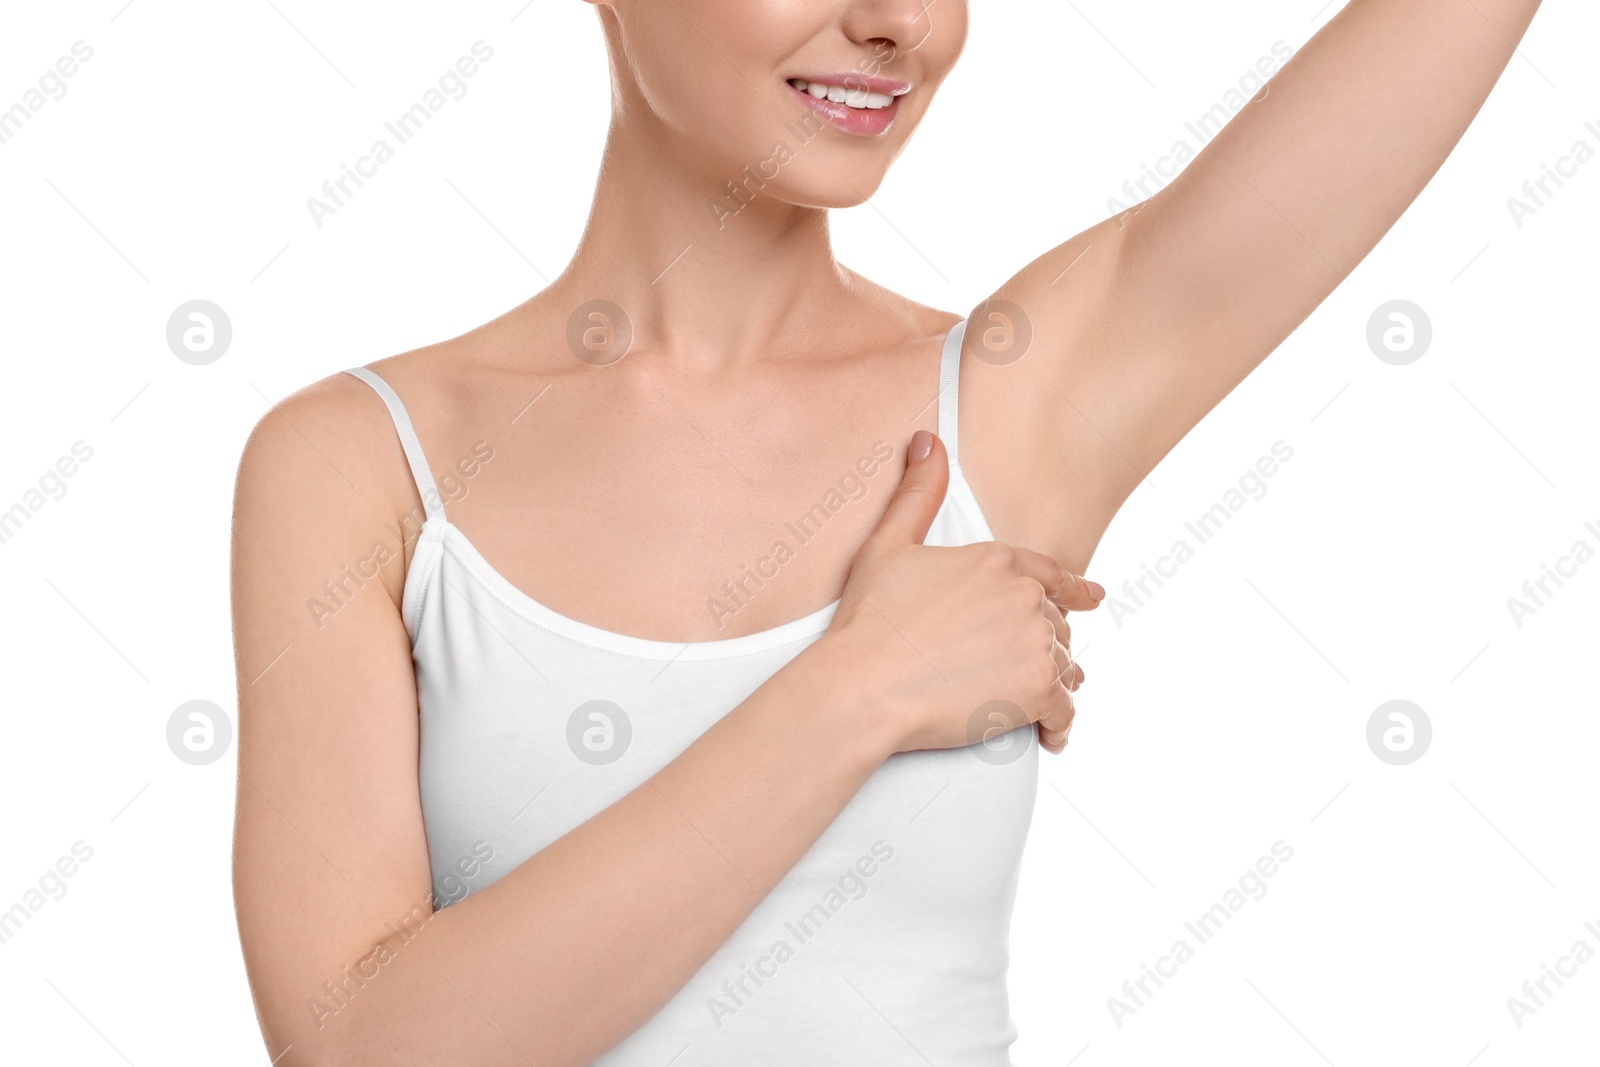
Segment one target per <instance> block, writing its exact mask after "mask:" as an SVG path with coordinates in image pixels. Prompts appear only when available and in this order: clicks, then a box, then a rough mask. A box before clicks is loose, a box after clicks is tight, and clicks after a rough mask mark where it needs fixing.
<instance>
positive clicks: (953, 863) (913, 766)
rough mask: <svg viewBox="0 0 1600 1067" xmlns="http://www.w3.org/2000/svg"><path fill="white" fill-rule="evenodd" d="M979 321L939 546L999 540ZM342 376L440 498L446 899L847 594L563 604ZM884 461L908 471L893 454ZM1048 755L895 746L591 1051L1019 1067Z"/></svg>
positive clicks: (727, 1066) (440, 880)
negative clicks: (696, 629) (978, 412)
mask: <svg viewBox="0 0 1600 1067" xmlns="http://www.w3.org/2000/svg"><path fill="white" fill-rule="evenodd" d="M965 327H966V323H965V322H961V323H958V324H957V325H956V326H955V327H953V328H952V329H951V331H950V333H949V335H948V336H947V337H946V338H945V343H944V349H943V355H942V359H941V364H940V375H939V389H940V391H939V435H940V437H941V438H942V439H943V440H944V443H945V448H946V450H947V451H948V452H949V456H950V487H949V491H948V492H947V494H946V496H945V500H944V504H943V506H941V508H940V509H939V512H938V516H937V517H936V518H935V519H934V522H933V526H932V528H931V529H930V531H929V533H928V536H927V538H926V539H925V543H926V544H929V545H962V544H969V543H972V542H975V541H989V540H993V535H992V534H991V533H990V531H989V525H988V522H987V521H986V520H985V518H984V516H983V514H982V512H981V511H980V510H979V508H978V504H977V500H976V499H975V498H974V497H973V494H972V490H971V488H969V487H968V485H967V480H966V477H965V475H964V474H963V473H962V470H961V466H960V462H959V460H958V454H957V438H956V400H957V371H958V368H959V365H960V354H961V338H962V334H963V332H964V330H965ZM348 373H350V374H353V375H355V376H356V377H358V378H361V379H362V380H363V381H365V382H366V383H367V384H368V385H370V386H372V388H373V389H374V390H376V391H377V393H378V394H379V395H380V396H381V397H382V398H383V400H384V402H385V403H386V404H387V405H388V408H389V413H390V414H391V415H392V416H393V417H394V422H395V427H396V429H397V431H398V433H399V436H400V440H401V442H402V443H403V445H404V447H405V453H406V458H407V460H408V461H409V462H410V465H411V472H412V475H413V476H414V477H415V479H416V482H417V486H418V490H419V492H420V494H421V496H422V500H423V506H424V511H425V515H426V522H425V523H424V524H423V526H422V531H421V534H420V535H419V536H418V538H417V543H416V547H415V550H414V554H413V556H412V559H411V562H410V565H409V567H408V569H407V572H406V577H405V592H404V596H403V600H402V614H403V617H404V620H405V626H406V630H407V632H408V633H409V635H410V637H411V645H412V657H413V662H414V664H415V668H416V677H417V694H418V712H419V715H420V729H421V742H420V744H421V753H420V761H419V767H418V774H419V776H420V784H421V798H422V813H423V819H424V823H425V828H426V833H427V842H428V854H429V862H430V867H431V869H432V876H433V891H434V895H435V897H436V899H437V901H438V902H439V903H440V904H442V905H448V904H450V903H454V902H456V901H459V900H461V899H464V898H465V896H466V895H468V894H470V893H472V892H475V891H477V890H480V889H482V888H483V887H485V886H487V885H489V884H491V883H492V882H494V881H495V880H496V879H497V878H499V877H500V876H501V875H504V874H505V873H507V872H508V871H510V870H512V869H513V868H515V867H516V866H517V865H519V864H521V863H522V862H523V861H524V860H526V859H528V858H529V857H530V856H532V855H533V854H534V853H536V852H538V851H539V850H540V849H542V848H544V847H545V846H546V845H548V844H550V843H551V842H553V841H554V840H556V839H557V838H559V837H561V836H562V835H563V834H565V833H566V832H567V831H569V830H571V829H573V828H574V827H576V826H578V825H580V824H581V823H583V822H585V821H587V820H588V819H589V818H590V817H592V816H594V815H595V814H597V813H598V812H600V811H601V810H602V809H604V808H606V807H608V806H610V805H611V804H613V803H614V802H616V801H617V800H619V799H621V798H622V797H623V796H624V795H625V794H627V793H629V792H631V791H632V790H634V789H635V788H637V787H638V786H639V785H641V784H642V783H643V782H644V781H645V780H646V779H647V778H649V777H650V776H651V775H653V774H655V773H656V772H657V771H658V770H660V769H661V768H662V767H663V766H665V765H666V764H667V763H669V762H671V760H672V759H673V758H675V757H676V756H677V755H678V754H679V753H681V752H682V751H683V750H684V749H685V748H687V747H688V746H689V745H690V744H691V743H692V742H693V741H694V740H695V738H697V737H699V736H700V735H701V734H702V733H703V732H704V731H705V730H706V729H707V728H709V727H710V726H711V725H712V723H714V722H716V721H717V719H719V718H721V717H722V716H723V715H725V714H726V713H727V712H728V711H730V710H732V709H733V708H734V707H736V706H737V705H738V704H739V703H741V702H742V701H743V700H744V699H745V698H746V697H748V696H749V695H750V694H751V693H752V692H754V691H755V690H756V689H757V688H758V687H759V686H760V685H761V684H762V683H763V682H764V681H766V679H767V678H769V677H770V676H771V675H772V674H773V673H775V672H776V671H777V670H778V669H779V668H780V667H782V666H783V665H784V664H785V663H787V662H789V660H790V659H792V658H793V657H794V656H795V655H796V654H798V653H799V652H800V651H801V650H802V649H803V648H805V647H806V646H807V645H809V644H810V643H811V642H813V641H815V640H816V639H817V638H818V637H819V636H820V635H821V634H822V633H823V631H824V630H826V629H827V627H828V622H829V620H830V619H831V618H832V617H833V613H834V611H835V609H836V608H837V607H838V602H837V601H835V602H834V603H832V604H829V605H827V606H825V607H823V608H820V609H818V610H817V611H814V612H812V613H811V614H810V615H807V616H805V617H804V618H800V619H795V620H793V621H791V622H787V623H784V624H783V625H781V626H776V627H773V628H771V629H768V630H762V631H760V632H759V633H752V634H746V635H743V636H739V637H732V638H727V639H723V640H714V641H696V642H690V643H687V644H684V643H679V642H675V641H654V640H646V639H643V638H638V637H631V636H627V635H623V634H619V633H614V632H612V631H609V630H604V629H600V628H598V627H595V626H591V625H588V624H586V623H583V622H579V621H577V620H575V619H571V618H568V617H567V616H564V615H561V614H559V613H557V612H555V611H553V610H551V609H550V608H548V607H546V606H545V605H543V604H540V603H539V602H537V601H535V600H533V599H532V598H531V597H529V596H528V595H527V594H525V593H523V592H521V591H520V590H518V589H517V588H516V587H515V586H513V585H512V584H511V582H510V581H509V580H508V579H506V578H505V577H504V576H503V575H501V574H500V573H499V572H498V571H496V570H495V569H494V568H493V567H492V566H490V564H489V563H488V562H486V561H485V560H484V558H483V557H482V556H481V555H479V554H478V550H477V549H476V548H475V547H474V546H473V544H472V542H471V541H469V540H468V539H467V537H466V535H465V534H464V533H462V532H461V530H460V529H458V528H456V527H455V526H452V525H451V524H450V522H449V521H448V520H447V519H446V517H445V514H444V508H443V502H442V500H441V498H440V496H439V493H438V491H437V490H436V488H435V486H434V480H433V476H432V475H431V473H430V472H429V469H428V465H427V461H426V460H425V459H424V457H423V454H422V449H421V446H420V445H419V443H418V441H417V436H416V432H415V430H413V428H412V426H411V421H410V418H409V417H408V416H407V414H406V411H405V408H404V406H403V405H402V404H401V403H400V399H399V397H398V396H396V395H395V392H394V390H393V389H391V388H390V387H389V385H388V383H386V382H384V381H383V380H382V379H381V378H380V377H378V375H376V374H375V373H373V372H372V371H371V370H368V369H367V368H365V367H355V368H351V369H350V370H349V371H348ZM881 473H883V474H884V475H887V476H892V477H894V478H896V479H898V477H899V467H898V464H897V465H895V466H893V467H888V468H887V469H886V470H885V471H884V472H881ZM842 499H843V498H842V497H840V500H841V501H842ZM824 506H826V507H832V506H833V505H832V504H830V503H828V502H827V501H826V499H825V501H824ZM835 510H837V508H835ZM814 521H818V522H820V521H825V517H820V516H819V517H817V518H816V519H815V520H814ZM797 529H798V532H799V533H801V534H805V533H807V532H808V530H809V531H810V532H813V533H814V531H815V528H814V527H807V528H804V529H801V528H798V527H797ZM1038 756H1039V752H1038V743H1037V741H1036V739H1035V735H1034V732H1033V729H1032V728H1031V727H1028V728H1022V729H1017V730H1014V731H1011V732H1010V733H1007V734H1003V735H1001V736H1000V737H998V738H996V739H994V740H992V741H990V742H988V743H986V744H979V745H974V746H972V747H970V748H957V749H945V750H939V751H924V752H907V753H899V754H897V755H894V756H891V757H889V759H888V760H886V761H885V762H884V763H883V764H882V766H881V767H880V768H879V769H878V770H877V771H876V772H875V773H874V774H873V775H872V776H871V778H870V779H868V781H867V782H866V784H865V785H864V786H863V787H862V788H861V790H860V792H859V793H857V794H856V796H855V797H854V798H852V799H851V801H850V802H849V804H848V805H846V807H845V808H844V810H843V811H842V812H841V813H840V814H839V816H838V818H836V819H835V820H834V822H833V824H832V825H831V826H830V827H829V828H828V829H827V830H826V831H825V832H824V833H823V834H822V836H821V837H820V838H819V839H818V840H817V841H816V843H815V844H813V845H812V847H811V848H810V850H809V851H807V852H806V853H805V855H804V856H802V857H801V859H800V861H799V862H798V863H796V864H795V866H794V868H793V869H792V870H790V871H789V873H788V874H787V875H786V876H785V877H784V878H783V879H782V880H781V881H780V882H779V883H778V884H777V886H775V887H774V888H773V890H772V891H771V893H769V894H768V895H767V897H766V898H765V899H764V900H763V901H762V902H761V904H760V905H758V906H757V908H756V909H755V911H754V912H752V913H751V915H750V916H749V917H748V918H747V919H746V920H745V922H744V923H743V924H742V925H741V926H740V927H739V928H738V929H737V930H736V931H735V932H734V933H733V935H732V936H731V937H730V938H729V939H728V940H727V942H726V943H724V944H723V945H722V947H721V948H719V949H718V950H717V951H716V952H715V953H714V954H713V955H712V956H711V958H710V959H709V960H708V961H707V963H706V964H705V966H703V967H702V968H701V969H700V971H699V972H698V973H697V974H695V976H694V977H693V978H692V979H690V981H689V983H688V984H687V985H686V986H684V988H683V989H682V990H680V991H679V992H678V993H677V994H676V995H675V996H674V997H673V998H672V999H671V1000H670V1001H668V1002H667V1003H666V1004H665V1005H664V1006H663V1007H662V1008H661V1010H660V1011H659V1012H657V1013H656V1014H655V1015H654V1016H653V1017H652V1018H651V1019H650V1020H649V1021H648V1022H647V1023H645V1024H644V1025H643V1026H642V1027H640V1029H638V1030H637V1031H635V1032H634V1033H633V1034H631V1035H630V1036H628V1037H626V1038H624V1039H623V1040H622V1041H621V1043H619V1044H618V1045H616V1046H615V1047H614V1048H613V1049H612V1050H611V1051H609V1052H607V1053H606V1054H605V1055H603V1056H601V1057H600V1058H599V1059H598V1060H596V1061H595V1062H596V1063H597V1064H601V1065H605V1067H667V1065H668V1064H670V1065H671V1067H756V1065H760V1067H791V1065H792V1067H822V1065H839V1064H872V1065H874V1067H890V1065H895V1064H907V1065H918V1067H926V1064H927V1063H928V1062H930V1061H931V1062H935V1063H938V1064H940V1065H941V1067H1010V1065H1011V1059H1010V1054H1009V1046H1010V1045H1011V1043H1012V1042H1013V1041H1014V1040H1015V1039H1016V1036H1017V1031H1016V1028H1015V1026H1014V1025H1013V1024H1012V1021H1011V1017H1010V1012H1009V1008H1008V1003H1007V997H1006V965H1007V962H1008V959H1009V948H1008V937H1009V932H1010V924H1011V910H1012V903H1013V901H1014V899H1015V896H1016V885H1017V873H1018V867H1019V865H1020V862H1021V856H1022V848H1023V843H1024V841H1025V839H1026V837H1027V832H1028V824H1029V822H1030V821H1031V819H1032V815H1033V804H1034V792H1035V786H1036V783H1037V777H1038ZM707 892H715V887H708V888H707Z"/></svg>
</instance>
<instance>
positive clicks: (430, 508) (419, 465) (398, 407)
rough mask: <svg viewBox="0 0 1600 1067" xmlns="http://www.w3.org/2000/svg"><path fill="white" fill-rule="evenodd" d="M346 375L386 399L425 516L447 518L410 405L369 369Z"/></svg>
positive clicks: (347, 371)
mask: <svg viewBox="0 0 1600 1067" xmlns="http://www.w3.org/2000/svg"><path fill="white" fill-rule="evenodd" d="M345 373H346V374H350V375H354V376H355V377H357V378H360V379H361V380H362V381H364V382H366V383H367V384H368V385H370V386H372V390H373V392H375V393H377V394H378V395H379V396H380V397H382V398H383V403H384V405H385V406H386V407H388V409H389V417H390V418H391V419H393V420H394V429H395V433H397V434H398V435H399V436H400V447H401V448H403V449H405V452H406V462H407V463H409V464H410V465H411V477H412V480H413V481H415V482H416V483H417V493H418V495H419V496H421V497H422V510H423V513H424V514H425V515H426V516H427V517H428V518H429V519H436V518H443V517H444V498H443V497H441V496H440V495H439V490H438V488H437V487H436V486H435V485H434V483H433V473H432V472H431V471H429V470H428V460H427V457H426V456H424V455H423V454H422V442H421V441H419V440H417V431H416V429H415V428H414V427H413V426H412V425H411V416H410V415H409V414H407V413H406V406H405V405H404V404H402V403H401V402H400V397H399V396H398V395H397V394H396V393H395V391H394V390H393V389H392V388H390V386H389V383H388V382H386V381H384V380H383V379H382V378H380V377H378V374H377V372H376V371H372V370H368V369H367V368H366V367H350V368H349V369H347V370H346V371H345Z"/></svg>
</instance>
